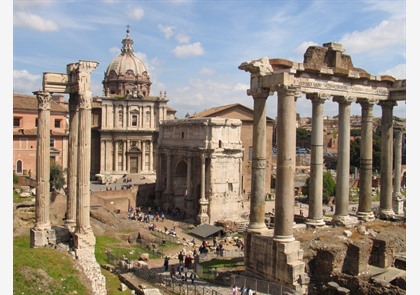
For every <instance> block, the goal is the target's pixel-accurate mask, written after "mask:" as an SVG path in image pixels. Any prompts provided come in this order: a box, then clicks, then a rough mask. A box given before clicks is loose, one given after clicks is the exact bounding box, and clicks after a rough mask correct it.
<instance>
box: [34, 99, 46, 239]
mask: <svg viewBox="0 0 420 295" xmlns="http://www.w3.org/2000/svg"><path fill="white" fill-rule="evenodd" d="M34 94H35V95H36V98H37V100H38V131H37V152H36V183H37V187H36V194H37V195H36V198H35V226H34V228H32V229H31V247H42V246H46V245H48V244H49V242H48V240H49V236H50V230H51V224H50V110H51V94H50V93H46V92H42V91H37V92H34Z"/></svg>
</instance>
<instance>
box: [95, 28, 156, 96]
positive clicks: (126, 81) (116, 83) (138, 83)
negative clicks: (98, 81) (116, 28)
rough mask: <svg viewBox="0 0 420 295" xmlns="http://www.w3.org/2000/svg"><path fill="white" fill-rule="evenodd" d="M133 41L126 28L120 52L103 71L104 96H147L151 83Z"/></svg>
mask: <svg viewBox="0 0 420 295" xmlns="http://www.w3.org/2000/svg"><path fill="white" fill-rule="evenodd" d="M133 43H134V42H133V40H132V39H131V38H130V30H129V29H128V28H127V31H126V35H125V39H123V40H122V44H123V46H122V48H121V53H120V54H119V55H118V56H117V57H115V58H114V59H113V60H112V62H111V63H110V64H109V66H108V68H107V70H106V71H105V78H104V81H103V85H104V94H105V96H111V97H112V96H127V95H130V96H134V97H140V98H141V97H148V96H149V93H150V85H151V84H152V83H151V82H150V78H149V74H148V73H147V69H146V66H145V65H144V63H143V61H142V60H141V59H139V58H138V57H137V56H136V55H135V53H134V49H133Z"/></svg>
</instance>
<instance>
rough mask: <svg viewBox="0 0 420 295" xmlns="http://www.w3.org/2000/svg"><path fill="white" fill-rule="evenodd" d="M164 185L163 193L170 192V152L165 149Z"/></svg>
mask: <svg viewBox="0 0 420 295" xmlns="http://www.w3.org/2000/svg"><path fill="white" fill-rule="evenodd" d="M166 152H167V154H166V187H165V194H170V193H171V192H172V187H171V183H172V175H171V164H172V163H171V152H170V151H169V150H167V151H166Z"/></svg>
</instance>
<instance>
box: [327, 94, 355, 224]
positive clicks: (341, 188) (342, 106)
mask: <svg viewBox="0 0 420 295" xmlns="http://www.w3.org/2000/svg"><path fill="white" fill-rule="evenodd" d="M333 101H335V102H338V106H339V108H338V159H337V186H336V194H335V213H334V216H333V220H332V221H333V223H335V224H337V225H341V226H346V225H348V224H349V223H354V220H352V218H350V216H349V189H350V183H349V181H350V104H351V103H352V102H353V101H354V99H353V98H350V97H343V96H336V97H334V98H333Z"/></svg>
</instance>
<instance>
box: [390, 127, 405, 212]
mask: <svg viewBox="0 0 420 295" xmlns="http://www.w3.org/2000/svg"><path fill="white" fill-rule="evenodd" d="M394 130H395V131H396V132H395V139H394V192H393V194H392V208H393V210H394V213H396V214H403V213H404V197H403V195H402V194H401V162H402V137H403V133H404V132H405V130H404V128H401V127H394Z"/></svg>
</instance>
